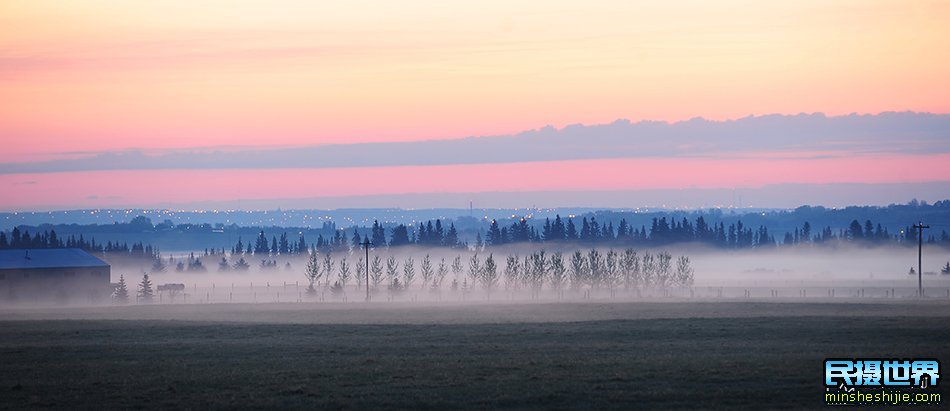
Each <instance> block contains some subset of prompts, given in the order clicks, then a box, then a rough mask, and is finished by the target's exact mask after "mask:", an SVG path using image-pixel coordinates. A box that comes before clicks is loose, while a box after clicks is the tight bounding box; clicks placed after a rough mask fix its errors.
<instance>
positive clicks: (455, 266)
mask: <svg viewBox="0 0 950 411" xmlns="http://www.w3.org/2000/svg"><path fill="white" fill-rule="evenodd" d="M462 268H463V267H462V256H460V255H456V256H455V259H454V260H452V277H454V278H453V280H452V281H453V282H454V283H456V284H457V283H458V280H459V276H460V275H462Z"/></svg>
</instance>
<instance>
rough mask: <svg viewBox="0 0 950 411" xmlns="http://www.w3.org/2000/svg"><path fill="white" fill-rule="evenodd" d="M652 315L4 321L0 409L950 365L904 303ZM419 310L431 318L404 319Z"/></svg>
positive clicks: (945, 320)
mask: <svg viewBox="0 0 950 411" xmlns="http://www.w3.org/2000/svg"><path fill="white" fill-rule="evenodd" d="M655 306H656V304H653V305H650V304H615V305H613V306H612V307H610V311H611V312H612V313H613V314H612V315H611V317H610V318H611V319H600V318H598V317H597V316H591V317H592V319H590V320H576V318H573V317H572V318H571V320H570V321H541V320H539V321H532V322H522V321H507V320H505V318H507V317H504V315H503V314H504V313H506V312H509V311H510V312H512V313H516V314H519V311H521V312H524V311H531V310H538V311H541V312H543V311H544V310H550V309H551V308H550V307H547V306H545V305H534V306H517V305H513V306H507V307H505V306H503V307H496V308H492V310H496V311H497V312H498V313H502V315H500V317H499V318H501V319H500V320H498V321H490V320H481V321H478V322H464V321H463V322H459V323H451V322H449V323H446V322H438V323H436V322H433V323H426V322H425V321H418V320H416V321H411V322H410V321H407V323H396V322H380V323H377V324H373V323H372V321H369V322H367V323H357V322H353V323H335V324H330V323H325V322H324V323H320V322H313V323H281V322H241V321H181V320H167V319H145V320H143V319H102V318H99V317H101V315H93V316H91V317H95V318H96V319H70V320H63V319H23V318H18V319H15V320H10V319H9V318H17V317H18V316H17V315H5V316H4V317H2V318H7V319H6V320H0V407H2V408H7V409H22V408H25V407H54V408H70V409H76V408H97V409H101V408H156V407H162V408H170V407H175V408H179V407H181V408H196V409H202V408H314V407H319V408H334V409H336V408H343V409H364V408H374V409H375V408H412V409H422V408H428V409H458V408H479V409H485V408H563V409H578V408H622V409H630V408H646V409H656V408H710V407H722V408H735V407H747V408H756V409H761V408H802V407H806V408H815V407H823V403H822V394H823V388H822V375H823V374H822V368H821V367H822V360H823V359H824V358H826V357H877V356H883V357H931V358H932V357H936V358H938V359H940V360H941V363H942V364H943V365H944V366H946V364H950V362H948V361H947V359H950V344H948V343H947V341H950V313H947V314H946V315H943V314H940V313H941V312H944V313H946V312H947V311H948V310H947V306H946V305H937V306H919V307H916V308H918V309H922V310H926V311H928V312H929V314H928V315H927V316H925V317H911V316H906V315H905V314H906V313H907V312H913V311H915V308H914V307H913V306H911V307H910V308H907V307H906V306H900V305H892V308H893V310H891V309H890V308H888V307H887V306H885V307H883V308H882V307H881V306H877V305H868V304H855V305H849V304H778V305H773V306H771V307H772V310H775V309H776V307H779V308H781V310H780V311H781V312H782V315H780V316H773V315H768V314H765V315H763V316H758V317H757V316H754V315H749V313H748V311H749V310H750V309H754V308H755V305H754V304H750V303H716V304H713V306H715V307H717V310H718V312H720V313H721V314H720V315H708V307H709V306H710V305H709V304H692V305H690V304H683V306H679V307H675V310H679V311H683V310H685V311H686V312H688V311H689V310H690V309H691V308H690V307H694V308H692V309H694V310H695V313H696V316H695V318H691V317H689V316H678V317H683V318H646V317H649V316H644V315H642V314H637V313H639V312H642V311H643V310H648V311H649V310H651V309H655V308H656V307H655ZM659 306H660V307H661V308H662V307H663V306H662V304H659ZM862 306H863V307H862ZM670 307H671V308H672V307H673V306H670ZM163 308H164V307H149V310H162V309H163ZM595 308H596V307H595ZM199 309H200V308H199ZM215 309H216V310H227V309H228V308H222V307H220V306H219V307H217V308H215ZM235 309H238V308H235ZM570 309H571V308H570V307H568V308H566V309H565V308H557V309H555V311H557V310H570ZM577 309H579V310H581V311H583V310H584V309H591V307H578V308H577ZM286 310H288V312H296V311H305V310H317V309H315V308H310V307H303V308H295V307H294V306H288V307H286ZM341 310H342V311H346V310H345V309H341ZM427 310H431V311H432V312H433V313H436V312H444V308H440V307H425V308H413V312H415V313H416V315H419V313H420V312H421V313H425V312H426V311H427ZM796 310H801V311H802V312H803V313H805V314H804V315H796V312H795V311H796ZM934 310H937V311H936V312H935V311H934ZM660 311H662V310H660ZM888 311H895V312H899V314H898V315H887V314H883V313H886V312H888ZM464 312H465V309H459V310H458V313H460V314H459V315H462V314H461V313H464ZM624 312H629V315H627V316H624V315H623V313H624ZM730 312H735V313H744V314H743V315H735V316H731V315H729V313H730ZM869 312H871V314H868V313H869ZM149 313H151V314H154V312H152V311H149ZM618 313H619V314H618ZM816 313H818V314H816ZM821 313H824V314H821ZM100 314H101V313H100ZM344 314H346V315H354V314H353V313H352V312H347V313H344ZM298 315H299V313H298ZM433 315H435V314H433ZM441 315H444V313H443V314H441ZM482 315H484V313H482ZM519 315H520V314H519ZM44 316H45V315H40V316H39V317H44ZM20 317H22V316H20ZM27 317H29V316H27ZM199 317H200V316H199ZM369 317H372V315H370V316H369ZM489 317H490V316H489ZM624 317H628V319H624ZM439 318H441V317H439ZM942 371H944V372H945V370H942ZM945 403H946V402H945Z"/></svg>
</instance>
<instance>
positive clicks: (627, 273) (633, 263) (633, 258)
mask: <svg viewBox="0 0 950 411" xmlns="http://www.w3.org/2000/svg"><path fill="white" fill-rule="evenodd" d="M620 271H621V273H622V275H623V288H624V289H626V290H629V289H631V288H635V287H637V286H638V284H639V282H640V257H639V256H637V252H636V251H634V249H632V248H628V249H626V250H623V254H621V256H620Z"/></svg>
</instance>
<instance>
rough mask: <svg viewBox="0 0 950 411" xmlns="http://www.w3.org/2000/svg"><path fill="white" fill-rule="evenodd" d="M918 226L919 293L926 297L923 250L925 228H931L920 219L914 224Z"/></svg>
mask: <svg viewBox="0 0 950 411" xmlns="http://www.w3.org/2000/svg"><path fill="white" fill-rule="evenodd" d="M914 227H915V228H917V295H918V296H919V297H920V298H924V283H923V279H922V278H923V275H924V266H923V250H924V229H925V228H930V226H929V225H924V223H922V222H920V221H918V222H917V225H915V226H914Z"/></svg>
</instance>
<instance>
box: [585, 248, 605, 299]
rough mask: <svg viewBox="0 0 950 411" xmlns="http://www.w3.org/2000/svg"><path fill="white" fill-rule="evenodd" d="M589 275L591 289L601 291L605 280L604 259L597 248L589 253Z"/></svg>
mask: <svg viewBox="0 0 950 411" xmlns="http://www.w3.org/2000/svg"><path fill="white" fill-rule="evenodd" d="M587 274H588V275H589V276H590V277H589V280H590V287H591V288H592V289H594V290H598V289H600V285H601V283H602V282H603V280H604V258H603V256H602V255H600V252H599V251H597V249H596V248H592V249H590V251H588V252H587Z"/></svg>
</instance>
